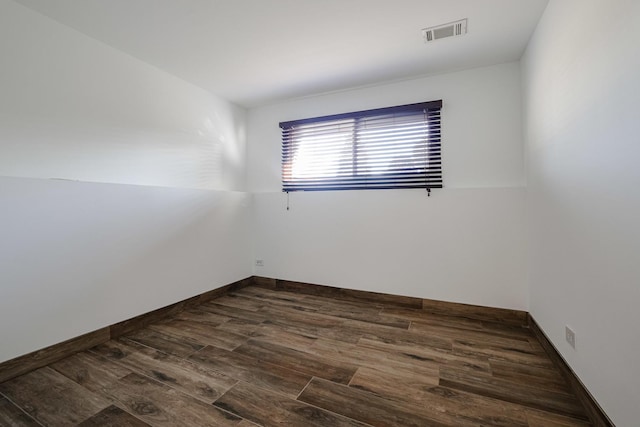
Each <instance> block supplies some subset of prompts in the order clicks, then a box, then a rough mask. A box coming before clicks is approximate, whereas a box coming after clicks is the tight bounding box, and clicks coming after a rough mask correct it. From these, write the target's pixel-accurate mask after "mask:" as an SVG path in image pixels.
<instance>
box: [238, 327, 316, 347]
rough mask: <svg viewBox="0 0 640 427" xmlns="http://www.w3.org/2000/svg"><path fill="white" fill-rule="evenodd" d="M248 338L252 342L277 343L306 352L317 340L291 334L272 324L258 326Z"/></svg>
mask: <svg viewBox="0 0 640 427" xmlns="http://www.w3.org/2000/svg"><path fill="white" fill-rule="evenodd" d="M250 338H251V339H252V340H261V341H266V342H277V343H278V344H280V345H283V346H286V347H288V348H291V349H294V350H300V351H305V350H307V349H308V348H309V347H310V346H312V345H313V343H315V342H316V340H317V337H312V336H308V335H300V334H296V333H292V332H289V331H286V330H284V329H282V328H280V327H278V326H276V325H273V324H262V325H260V327H259V328H256V329H255V330H254V331H253V332H252V333H251V334H250Z"/></svg>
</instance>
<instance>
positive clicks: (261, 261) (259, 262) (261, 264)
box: [256, 259, 264, 267]
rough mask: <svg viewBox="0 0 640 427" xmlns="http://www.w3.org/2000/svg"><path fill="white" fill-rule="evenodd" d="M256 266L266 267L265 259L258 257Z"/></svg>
mask: <svg viewBox="0 0 640 427" xmlns="http://www.w3.org/2000/svg"><path fill="white" fill-rule="evenodd" d="M256 267H264V260H261V259H257V260H256Z"/></svg>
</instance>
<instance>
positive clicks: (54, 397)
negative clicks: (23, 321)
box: [0, 367, 111, 426]
mask: <svg viewBox="0 0 640 427" xmlns="http://www.w3.org/2000/svg"><path fill="white" fill-rule="evenodd" d="M0 393H2V394H3V395H5V396H6V397H7V398H9V399H10V400H11V401H12V402H13V403H14V404H15V405H17V406H18V407H20V408H22V409H23V410H24V411H25V412H27V413H28V414H29V415H30V416H31V417H33V418H34V419H36V420H37V421H38V422H40V423H42V424H44V425H53V426H75V425H77V424H78V423H80V422H82V421H84V420H86V419H87V418H89V417H90V416H92V415H94V414H95V413H97V412H100V411H101V410H103V409H104V408H106V407H107V406H110V405H111V403H110V402H109V401H108V400H107V399H104V398H103V397H101V396H97V395H95V394H94V393H92V392H90V391H89V390H87V389H85V388H83V387H81V386H80V385H78V384H76V383H75V382H73V381H71V380H70V379H68V378H67V377H65V376H63V375H62V374H60V373H58V372H56V371H54V370H53V369H51V368H50V367H45V368H40V369H38V370H36V371H32V372H29V373H28V374H25V375H22V376H19V377H16V378H14V379H12V380H9V381H6V382H4V383H2V384H0Z"/></svg>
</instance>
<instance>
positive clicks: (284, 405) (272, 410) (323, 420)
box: [214, 382, 366, 427]
mask: <svg viewBox="0 0 640 427" xmlns="http://www.w3.org/2000/svg"><path fill="white" fill-rule="evenodd" d="M214 405H216V406H218V407H220V408H222V409H226V410H227V411H229V412H232V413H234V414H236V415H238V416H240V417H242V418H246V419H248V420H251V421H253V422H255V423H258V424H260V425H264V426H269V427H270V426H282V425H286V426H326V427H363V426H366V424H363V423H360V422H358V421H355V420H351V419H349V418H346V417H343V416H340V415H337V414H334V413H332V412H329V411H326V410H323V409H320V408H317V407H314V406H311V405H308V404H306V403H303V402H300V401H297V400H295V399H293V398H290V397H286V396H283V395H280V394H278V393H274V392H272V391H269V390H264V389H261V388H260V387H255V386H252V385H251V384H247V383H244V382H240V383H238V384H237V385H236V386H235V387H233V388H232V389H231V390H229V391H228V392H227V393H225V395H224V396H222V397H221V398H220V399H218V400H217V401H216V402H215V403H214Z"/></svg>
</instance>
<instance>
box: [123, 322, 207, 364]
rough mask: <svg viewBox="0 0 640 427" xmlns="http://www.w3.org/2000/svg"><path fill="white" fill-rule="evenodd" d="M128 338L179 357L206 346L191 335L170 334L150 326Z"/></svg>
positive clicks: (129, 335) (186, 355) (127, 336)
mask: <svg viewBox="0 0 640 427" xmlns="http://www.w3.org/2000/svg"><path fill="white" fill-rule="evenodd" d="M126 338H127V339H129V340H132V341H135V342H137V343H140V344H144V345H146V346H147V347H152V348H155V349H156V350H160V351H163V352H165V353H168V354H173V355H174V356H178V357H188V356H190V355H191V354H193V353H195V352H196V351H199V350H202V349H203V348H204V347H205V346H206V345H205V344H203V343H200V342H198V341H196V340H194V339H192V338H189V337H183V336H173V335H168V334H164V333H162V332H159V331H156V330H154V329H150V328H144V329H140V330H139V331H136V332H134V333H131V334H128V335H126Z"/></svg>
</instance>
